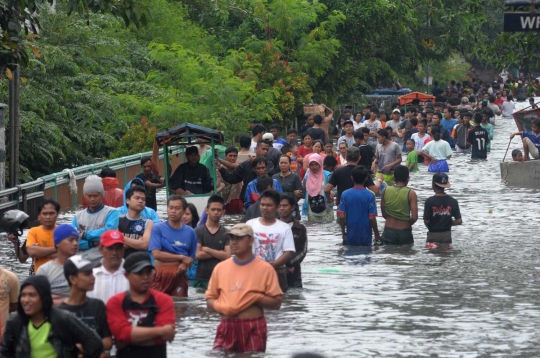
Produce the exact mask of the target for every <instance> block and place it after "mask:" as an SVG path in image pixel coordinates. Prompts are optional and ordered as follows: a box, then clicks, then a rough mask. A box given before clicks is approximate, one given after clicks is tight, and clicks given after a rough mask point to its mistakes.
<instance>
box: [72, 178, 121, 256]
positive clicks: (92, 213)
mask: <svg viewBox="0 0 540 358" xmlns="http://www.w3.org/2000/svg"><path fill="white" fill-rule="evenodd" d="M83 194H84V197H85V199H86V202H87V203H88V208H86V209H83V210H81V211H78V212H77V213H76V214H75V216H74V217H73V221H72V223H71V224H72V225H73V227H74V228H75V229H77V231H79V253H80V254H81V255H82V256H83V257H85V258H86V259H88V260H89V261H91V262H92V264H94V266H97V265H98V264H99V262H100V260H101V258H102V257H103V256H102V255H101V254H100V253H99V250H98V246H99V238H100V236H101V234H103V233H104V232H105V231H107V230H114V229H117V228H118V211H116V210H115V208H113V207H110V206H107V205H104V204H103V194H104V189H103V183H102V181H101V178H100V177H98V176H97V175H90V176H88V177H87V178H86V180H85V181H84V185H83Z"/></svg>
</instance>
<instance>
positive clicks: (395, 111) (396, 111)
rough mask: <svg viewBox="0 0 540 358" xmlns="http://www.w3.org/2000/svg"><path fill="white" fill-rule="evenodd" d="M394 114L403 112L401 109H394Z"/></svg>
mask: <svg viewBox="0 0 540 358" xmlns="http://www.w3.org/2000/svg"><path fill="white" fill-rule="evenodd" d="M392 113H399V114H401V111H400V110H399V109H397V108H396V109H394V110H393V111H392Z"/></svg>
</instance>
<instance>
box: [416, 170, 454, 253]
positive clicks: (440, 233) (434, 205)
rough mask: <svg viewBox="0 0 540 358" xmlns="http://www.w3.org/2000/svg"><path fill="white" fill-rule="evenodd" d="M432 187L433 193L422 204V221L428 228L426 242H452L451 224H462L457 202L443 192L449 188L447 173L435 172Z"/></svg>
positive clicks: (435, 243) (436, 243)
mask: <svg viewBox="0 0 540 358" xmlns="http://www.w3.org/2000/svg"><path fill="white" fill-rule="evenodd" d="M432 188H433V191H435V195H434V196H432V197H429V198H427V200H426V203H425V205H424V223H425V224H426V227H427V228H428V230H429V231H428V233H427V243H428V245H430V244H434V245H439V244H448V245H449V244H451V243H452V226H455V225H461V224H462V220H461V213H460V211H459V204H458V202H457V200H456V199H454V198H452V197H451V196H449V195H446V193H445V192H444V189H446V188H450V182H449V181H448V175H446V174H444V173H435V174H434V175H433V182H432Z"/></svg>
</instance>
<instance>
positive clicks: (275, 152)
mask: <svg viewBox="0 0 540 358" xmlns="http://www.w3.org/2000/svg"><path fill="white" fill-rule="evenodd" d="M263 140H264V141H265V142H267V143H268V145H269V148H268V154H266V159H268V160H270V161H271V162H272V164H273V165H274V168H279V158H281V155H282V153H281V150H279V149H276V148H274V146H273V143H274V135H273V134H272V133H265V134H264V135H263ZM273 174H276V173H272V175H273Z"/></svg>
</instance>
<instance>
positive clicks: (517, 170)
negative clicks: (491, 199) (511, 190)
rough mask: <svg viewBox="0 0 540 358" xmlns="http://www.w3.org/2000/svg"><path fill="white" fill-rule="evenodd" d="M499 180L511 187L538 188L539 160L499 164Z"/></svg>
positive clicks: (539, 184) (539, 186)
mask: <svg viewBox="0 0 540 358" xmlns="http://www.w3.org/2000/svg"><path fill="white" fill-rule="evenodd" d="M501 178H502V181H503V182H505V183H506V184H508V185H511V186H519V187H526V188H540V160H530V161H527V162H521V163H514V162H505V163H501Z"/></svg>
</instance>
